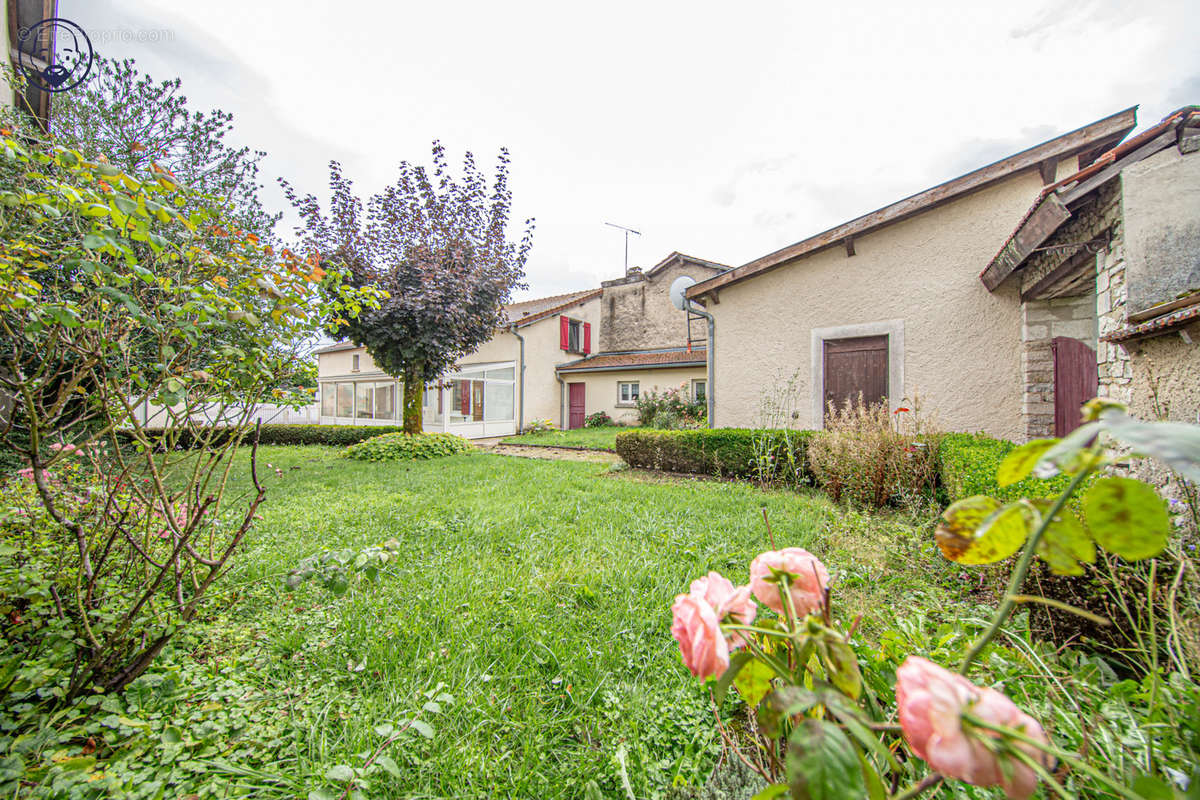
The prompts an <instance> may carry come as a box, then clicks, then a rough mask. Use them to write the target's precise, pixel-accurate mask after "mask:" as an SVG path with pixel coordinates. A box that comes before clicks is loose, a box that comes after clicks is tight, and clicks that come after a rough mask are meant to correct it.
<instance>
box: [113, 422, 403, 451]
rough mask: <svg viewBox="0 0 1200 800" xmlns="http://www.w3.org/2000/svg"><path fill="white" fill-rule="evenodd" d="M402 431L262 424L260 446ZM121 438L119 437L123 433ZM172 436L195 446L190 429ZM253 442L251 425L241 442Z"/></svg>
mask: <svg viewBox="0 0 1200 800" xmlns="http://www.w3.org/2000/svg"><path fill="white" fill-rule="evenodd" d="M403 432H404V428H402V427H401V426H399V425H263V426H262V430H261V431H260V432H259V436H258V443H259V444H263V445H274V444H283V445H288V444H323V445H329V446H331V447H346V446H347V445H352V444H357V443H358V442H361V441H364V440H366V439H370V438H371V437H373V436H381V435H383V434H385V433H403ZM162 433H163V431H161V430H160V431H151V435H152V436H153V437H154V438H156V439H157V438H159V437H161V435H162ZM118 435H119V436H120V434H118ZM171 436H172V437H174V438H172V440H171V442H172V445H173V446H174V447H178V448H181V449H184V450H187V449H190V448H191V447H192V446H193V445H194V441H195V439H194V437H193V436H192V434H191V432H190V431H188V430H173V431H171ZM120 438H122V439H123V440H124V441H126V442H128V441H129V437H128V435H125V436H120ZM222 440H223V437H218V439H217V442H220V441H222ZM253 441H254V427H253V426H251V427H250V431H249V432H248V433H247V434H246V437H245V438H244V439H243V440H242V443H243V444H244V445H247V446H248V445H249V444H250V443H251V442H253Z"/></svg>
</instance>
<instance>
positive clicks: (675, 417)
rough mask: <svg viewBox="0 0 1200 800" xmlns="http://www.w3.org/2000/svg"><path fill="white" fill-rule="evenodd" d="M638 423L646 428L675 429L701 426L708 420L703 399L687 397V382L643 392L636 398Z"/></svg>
mask: <svg viewBox="0 0 1200 800" xmlns="http://www.w3.org/2000/svg"><path fill="white" fill-rule="evenodd" d="M637 414H638V424H639V425H642V426H644V427H647V428H660V429H662V430H676V429H678V428H701V427H703V426H704V424H705V423H706V422H707V420H708V408H707V406H706V405H705V404H704V402H703V401H700V402H693V401H692V400H690V399H689V398H688V388H687V384H686V383H685V384H683V385H681V386H679V387H678V388H675V389H667V390H666V391H663V392H654V391H651V392H645V393H643V394H641V395H639V396H638V399H637Z"/></svg>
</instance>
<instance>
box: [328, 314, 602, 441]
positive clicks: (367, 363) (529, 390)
mask: <svg viewBox="0 0 1200 800" xmlns="http://www.w3.org/2000/svg"><path fill="white" fill-rule="evenodd" d="M534 316H536V315H534ZM563 316H566V317H568V318H570V319H573V320H578V321H579V322H583V323H587V324H589V325H591V326H593V329H594V328H595V326H596V325H597V324H598V323H599V320H600V298H599V293H595V292H594V293H592V294H591V295H590V296H589V297H587V299H584V300H581V301H578V302H573V303H569V304H567V305H564V306H557V307H555V308H554V309H553V313H551V314H548V315H545V316H540V317H538V318H537V319H534V320H528V319H518V320H516V321H515V322H516V323H517V325H518V327H517V332H518V333H519V334H520V336H521V337H523V338H524V339H525V356H524V365H525V375H524V381H522V380H521V376H520V374H519V370H520V366H521V342H520V339H519V338H518V335H517V334H514V333H513V332H512V329H511V328H503V329H500V330H498V331H497V333H496V335H495V336H493V337H492V338H491V339H489V340H488V341H487V342H485V343H484V344H483V345H481V346H480V347H479V348H478V349H477V350H475V351H474V352H473V353H471V354H470V355H468V356H466V357H464V358H463V359H461V360H460V361H459V362H458V365H457V372H458V373H469V372H472V371H475V370H480V369H487V368H491V369H503V368H505V367H507V366H511V367H512V368H513V370H514V372H513V375H514V386H513V392H514V394H513V401H512V402H513V409H514V417H513V424H512V425H511V426H509V427H511V428H512V429H513V430H514V431H515V430H516V429H518V428H520V427H524V426H525V425H528V424H529V423H530V422H531V421H533V420H535V419H549V420H551V422H553V423H554V424H555V425H559V424H561V422H560V421H561V418H562V413H563V412H562V404H561V402H560V398H561V389H560V386H559V383H558V380H557V378H556V377H555V367H557V366H558V365H559V364H563V363H566V362H569V361H574V360H577V359H578V358H579V354H578V353H571V352H567V351H564V350H563V349H562V348H561V346H560V345H561V340H560V335H559V324H560V323H559V318H560V317H563ZM356 357H357V359H358V362H357V369H355V358H356ZM317 359H318V361H317V380H318V382H319V383H321V384H327V383H330V382H333V383H337V382H358V381H371V380H378V381H380V382H387V381H389V380H394V379H392V378H391V376H388V375H385V374H384V373H383V372H382V371H381V370H380V369H379V368H378V367H377V366H376V364H375V362H374V361H373V360H372V358H371V356H370V354H369V353H368V352H367V351H366V348H363V347H354V348H347V349H338V350H332V351H329V352H318V355H317ZM522 385H523V388H524V403H523V404H522V402H521V401H522V394H521V393H522ZM401 387H402V384H401V383H399V382H396V391H397V397H398V396H399V394H398V393H399V391H400V390H401ZM437 391H441V389H440V388H437V389H433V390H431V394H430V396H429V398H428V403H427V408H426V415H425V416H426V428H427V429H434V428H436V429H438V430H440V429H441V428H440V427H438V426H439V425H440V422H441V417H440V416H438V412H437V410H436V409H437V408H438V405H437V397H436V394H433V392H437ZM449 405H450V403H449V402H448V400H447V398H445V397H443V398H442V400H441V407H442V409H443V413H444V410H445V408H447V407H448V406H449ZM522 405H523V409H522ZM397 407H398V402H397ZM522 412H523V413H522ZM321 417H322V422H325V423H335V422H342V423H345V422H349V421H353V422H355V423H356V424H368V425H370V424H395V421H396V419H397V418H398V417H399V413H398V412H397V413H395V414H394V415H393V417H392V418H391V419H366V420H362V419H357V418H354V417H345V416H342V415H340V414H334V415H330V414H325V413H323V414H322V415H321ZM435 418H436V419H435ZM431 426H433V427H432V428H431ZM475 427H476V428H479V430H474V429H472V430H471V431H470V433H473V434H475V435H492V434H494V433H495V434H497V435H503V434H502V433H497V431H504V430H507V428H504V427H502V426H498V425H491V424H489V425H486V426H484V427H480V426H475ZM509 432H511V431H509Z"/></svg>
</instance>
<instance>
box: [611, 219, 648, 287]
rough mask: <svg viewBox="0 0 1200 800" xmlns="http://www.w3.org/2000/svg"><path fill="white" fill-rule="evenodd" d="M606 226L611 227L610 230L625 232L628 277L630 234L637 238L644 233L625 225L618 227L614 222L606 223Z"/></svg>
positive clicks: (626, 272)
mask: <svg viewBox="0 0 1200 800" xmlns="http://www.w3.org/2000/svg"><path fill="white" fill-rule="evenodd" d="M604 224H605V225H607V226H609V227H610V228H616V229H618V230H622V231H625V274H626V275H628V274H629V234H631V233H632V234H634V235H635V236H641V235H642V232H641V231H635V230H634V229H633V228H626V227H625V226H624V225H617V224H616V223H613V222H606V223H604Z"/></svg>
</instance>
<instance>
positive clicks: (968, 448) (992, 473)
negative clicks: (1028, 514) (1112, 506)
mask: <svg viewBox="0 0 1200 800" xmlns="http://www.w3.org/2000/svg"><path fill="white" fill-rule="evenodd" d="M1015 447H1017V445H1016V444H1014V443H1013V442H1009V441H1006V440H1004V439H993V438H991V437H990V436H986V435H984V434H982V433H947V434H945V435H944V436H943V437H942V446H941V448H940V450H939V451H938V474H939V476H940V477H941V486H942V491H943V492H944V494H945V497H944V498H942V499H943V500H945V501H946V503H947V504H949V503H953V502H955V501H956V500H961V499H963V498H964V497H970V496H971V495H975V494H986V495H988V496H990V497H994V498H996V499H997V500H1002V501H1005V502H1008V501H1012V500H1019V499H1020V498H1022V497H1053V496H1056V495H1058V494H1061V493H1062V492H1063V490H1065V489H1066V488H1067V485H1068V484H1069V483H1070V482H1071V478H1070V476H1068V475H1056V476H1054V477H1053V478H1051V479H1049V480H1044V481H1043V480H1039V479H1037V478H1035V477H1033V476H1032V475H1031V476H1029V477H1028V478H1024V479H1023V480H1020V481H1017V482H1016V483H1013V484H1009V485H1008V486H1000V484H998V483H996V469H997V468H998V467H999V466H1000V462H1001V461H1003V460H1004V457H1005V456H1006V455H1008V454H1009V452H1010V451H1011V450H1013V449H1014V448H1015ZM1085 488H1086V486H1083V487H1080V490H1081V491H1080V494H1082V490H1083V489H1085Z"/></svg>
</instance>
